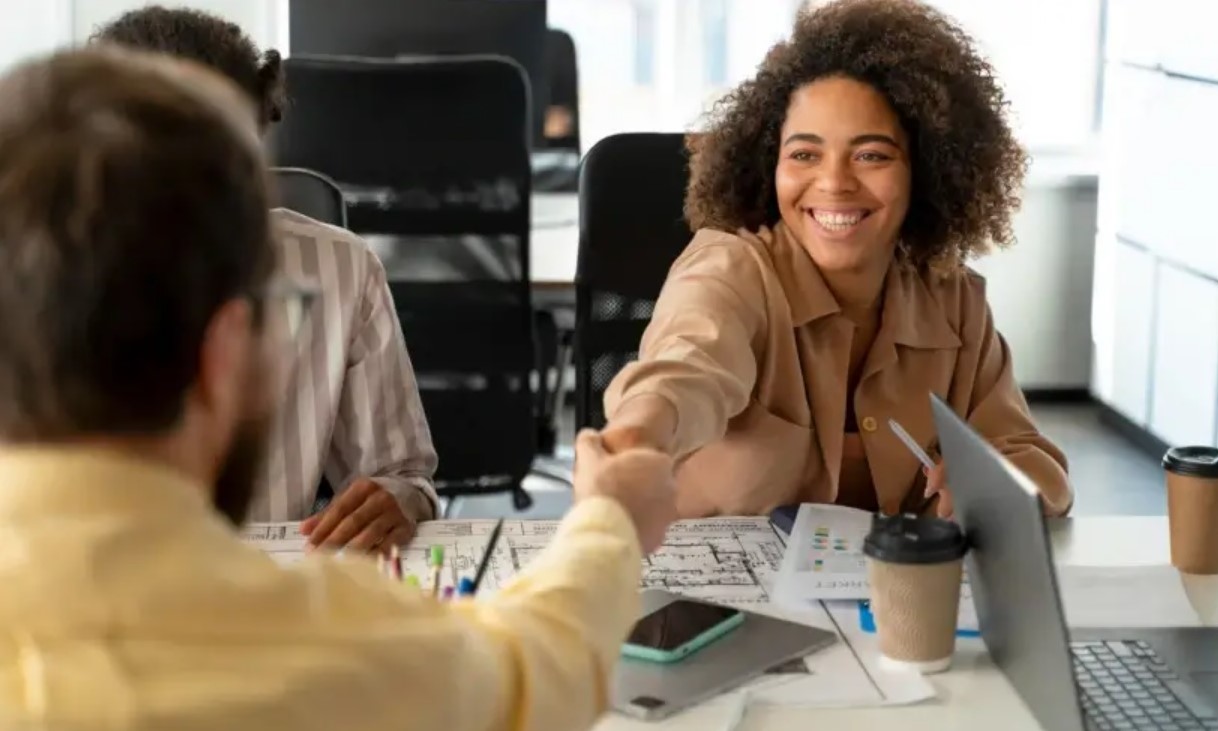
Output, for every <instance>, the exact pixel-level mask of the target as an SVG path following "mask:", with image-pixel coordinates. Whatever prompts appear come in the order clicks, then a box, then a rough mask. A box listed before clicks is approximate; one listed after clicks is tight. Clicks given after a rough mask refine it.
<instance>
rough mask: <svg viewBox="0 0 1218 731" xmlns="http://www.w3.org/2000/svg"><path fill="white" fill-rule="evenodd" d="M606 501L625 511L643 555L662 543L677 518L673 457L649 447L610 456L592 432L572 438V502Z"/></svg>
mask: <svg viewBox="0 0 1218 731" xmlns="http://www.w3.org/2000/svg"><path fill="white" fill-rule="evenodd" d="M595 495H604V496H606V497H611V498H613V499H614V500H616V501H618V503H619V504H620V505H621V506H622V507H623V508H625V509H626V512H627V514H629V515H630V518H631V520H633V521H634V527H635V530H637V531H638V534H639V544H640V545H641V546H642V547H643V553H645V554H646V553H651V552H652V551H654V550H656V549H657V548H659V547H660V544H661V543H663V542H664V533H665V532H666V531H667V530H668V526H669V525H670V524H671V523H672V521H674V520H676V517H677V504H676V500H675V497H674V495H673V462H672V458H671V457H669V456H668V455H666V454H663V453H661V452H657V451H655V450H653V449H638V448H625V449H623V451H619V452H614V453H610V452H609V451H608V450H607V449H606V448H605V444H604V443H603V442H602V440H601V437H600V435H599V434H597V433H596V432H595V431H593V430H591V429H585V430H584V431H582V432H580V434H579V436H578V437H577V438H576V440H575V499H576V500H581V499H584V498H589V497H592V496H595Z"/></svg>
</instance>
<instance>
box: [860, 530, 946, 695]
mask: <svg viewBox="0 0 1218 731" xmlns="http://www.w3.org/2000/svg"><path fill="white" fill-rule="evenodd" d="M966 551H967V544H966V541H965V537H964V533H963V531H961V530H960V526H958V525H956V524H955V523H953V522H951V521H947V520H941V519H939V518H924V517H919V516H916V515H912V514H906V515H895V516H881V515H877V516H876V517H875V519H874V520H873V521H872V525H871V532H870V533H869V534H868V535H867V538H866V540H865V541H864V542H863V553H864V554H865V555H866V556H867V578H868V581H869V582H870V585H871V613H872V615H873V616H874V617H875V624H876V634H877V635H878V637H879V641H880V660H881V666H883V667H885V668H887V669H893V670H914V671H917V672H920V673H937V672H942V671H944V670H946V669H948V668H949V667H950V666H951V662H952V655H953V654H954V653H955V651H956V619H957V617H958V615H959V610H960V582H961V579H962V578H963V572H964V554H965V552H966Z"/></svg>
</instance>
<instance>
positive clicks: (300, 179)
mask: <svg viewBox="0 0 1218 731" xmlns="http://www.w3.org/2000/svg"><path fill="white" fill-rule="evenodd" d="M272 173H273V174H274V176H275V187H276V191H275V192H276V194H277V195H278V202H279V205H281V206H283V207H284V208H288V209H290V210H293V211H296V212H297V213H303V214H304V215H306V216H308V217H309V218H312V219H315V220H317V221H321V222H322V223H328V224H330V225H331V226H338V227H340V228H346V227H347V203H346V201H344V200H343V192H342V190H340V189H339V187H338V184H337V183H335V182H334V181H333V180H331V179H330V178H328V177H326V176H325V175H322V174H321V173H319V172H317V171H315V170H306V169H305V168H273V169H272Z"/></svg>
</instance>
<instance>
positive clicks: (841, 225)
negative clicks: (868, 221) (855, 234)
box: [812, 210, 867, 231]
mask: <svg viewBox="0 0 1218 731" xmlns="http://www.w3.org/2000/svg"><path fill="white" fill-rule="evenodd" d="M866 215H867V212H866V211H818V210H813V211H812V217H813V218H815V219H816V222H817V223H819V224H820V225H822V226H824V227H825V228H827V229H829V230H830V231H845V230H846V229H848V228H850V227H851V226H853V225H855V224H856V223H858V222H859V221H861V220H863V218H864V217H865V216H866Z"/></svg>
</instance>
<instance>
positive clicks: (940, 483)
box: [922, 462, 955, 520]
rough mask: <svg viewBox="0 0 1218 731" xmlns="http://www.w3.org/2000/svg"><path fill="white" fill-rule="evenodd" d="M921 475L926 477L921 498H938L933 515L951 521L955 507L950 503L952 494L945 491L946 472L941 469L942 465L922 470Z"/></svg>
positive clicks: (937, 464)
mask: <svg viewBox="0 0 1218 731" xmlns="http://www.w3.org/2000/svg"><path fill="white" fill-rule="evenodd" d="M922 474H924V475H926V492H924V493H923V497H925V498H926V499H927V500H930V499H931V498H932V497H934V496H935V495H938V496H939V502H938V503H937V504H936V506H935V514H936V515H938V516H939V517H940V518H945V519H947V520H951V519H952V517H953V516H954V515H955V505H954V504H953V503H952V493H951V491H950V490H948V489H947V472H946V470H944V469H943V463H942V462H937V463H935V466H934V467H933V468H927V467H923V468H922Z"/></svg>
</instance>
